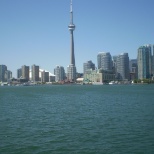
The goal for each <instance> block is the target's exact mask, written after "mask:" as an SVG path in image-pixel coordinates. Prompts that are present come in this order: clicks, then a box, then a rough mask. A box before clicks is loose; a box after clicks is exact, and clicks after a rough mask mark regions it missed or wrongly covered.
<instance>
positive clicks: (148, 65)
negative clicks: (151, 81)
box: [137, 45, 152, 79]
mask: <svg viewBox="0 0 154 154" xmlns="http://www.w3.org/2000/svg"><path fill="white" fill-rule="evenodd" d="M137 63H138V79H148V78H151V75H152V55H151V45H144V46H141V47H139V48H138V54H137Z"/></svg>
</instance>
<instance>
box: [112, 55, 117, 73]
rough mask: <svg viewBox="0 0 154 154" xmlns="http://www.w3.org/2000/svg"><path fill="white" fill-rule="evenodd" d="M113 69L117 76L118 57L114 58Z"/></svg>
mask: <svg viewBox="0 0 154 154" xmlns="http://www.w3.org/2000/svg"><path fill="white" fill-rule="evenodd" d="M112 67H113V73H114V74H115V76H116V73H117V56H113V57H112Z"/></svg>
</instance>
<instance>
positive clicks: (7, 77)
mask: <svg viewBox="0 0 154 154" xmlns="http://www.w3.org/2000/svg"><path fill="white" fill-rule="evenodd" d="M11 78H12V72H11V71H9V70H7V71H5V79H6V81H7V82H9V81H10V79H11Z"/></svg>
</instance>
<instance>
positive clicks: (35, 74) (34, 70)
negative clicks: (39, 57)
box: [31, 65, 39, 82]
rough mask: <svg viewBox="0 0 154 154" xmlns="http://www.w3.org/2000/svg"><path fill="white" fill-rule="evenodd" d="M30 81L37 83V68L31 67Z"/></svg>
mask: <svg viewBox="0 0 154 154" xmlns="http://www.w3.org/2000/svg"><path fill="white" fill-rule="evenodd" d="M31 69H32V79H31V80H32V81H33V82H38V81H39V66H36V65H32V67H31Z"/></svg>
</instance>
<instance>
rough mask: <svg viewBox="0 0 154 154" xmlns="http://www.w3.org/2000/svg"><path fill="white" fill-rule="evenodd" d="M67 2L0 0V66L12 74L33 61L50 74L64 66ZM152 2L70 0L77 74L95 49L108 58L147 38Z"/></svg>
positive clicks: (150, 38) (93, 56) (67, 53)
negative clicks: (6, 68) (71, 3)
mask: <svg viewBox="0 0 154 154" xmlns="http://www.w3.org/2000/svg"><path fill="white" fill-rule="evenodd" d="M69 3H70V0H63V1H62V0H46V1H41V0H33V1H31V0H26V1H20V0H14V1H11V0H5V1H0V19H1V24H0V34H1V35H0V53H1V56H0V64H4V65H7V67H8V69H9V70H11V71H12V72H13V77H16V70H17V69H18V68H20V67H21V66H22V65H28V66H31V65H33V64H36V65H39V66H40V68H42V69H45V70H48V71H50V72H52V73H53V70H54V68H55V67H56V65H61V66H63V67H64V68H65V69H66V67H67V66H68V65H69V64H70V32H69V30H68V25H69V23H70V14H69V10H70V8H69ZM153 5H154V1H153V0H135V1H133V0H129V1H126V0H116V1H114V0H89V1H88V0H74V1H73V12H74V14H73V16H74V24H75V25H76V30H75V31H74V43H75V46H74V48H75V59H76V68H77V72H83V63H84V62H86V61H88V60H92V61H93V62H94V63H95V64H96V66H97V54H98V52H103V51H104V52H110V53H111V55H112V56H114V55H118V54H120V53H122V52H128V54H129V58H130V59H133V58H136V57H137V49H138V47H139V46H141V45H144V44H154V41H153V36H154V34H153V27H154V21H153V15H154V10H153Z"/></svg>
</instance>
